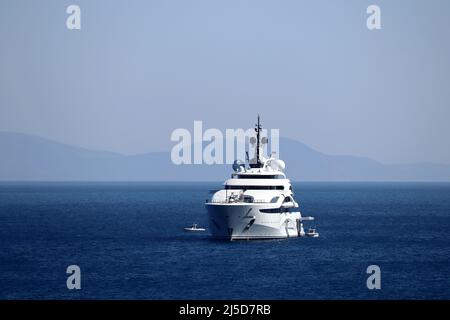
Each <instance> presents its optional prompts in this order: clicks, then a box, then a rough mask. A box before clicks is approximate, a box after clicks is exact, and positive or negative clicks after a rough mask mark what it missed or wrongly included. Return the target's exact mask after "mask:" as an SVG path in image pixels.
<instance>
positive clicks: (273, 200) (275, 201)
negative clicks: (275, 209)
mask: <svg viewBox="0 0 450 320" xmlns="http://www.w3.org/2000/svg"><path fill="white" fill-rule="evenodd" d="M279 198H280V197H273V198H272V200H270V202H271V203H277V202H278V199H279Z"/></svg>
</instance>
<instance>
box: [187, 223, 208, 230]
mask: <svg viewBox="0 0 450 320" xmlns="http://www.w3.org/2000/svg"><path fill="white" fill-rule="evenodd" d="M184 231H187V232H200V231H205V228H199V227H198V225H197V224H196V223H194V224H193V225H192V227H188V228H184Z"/></svg>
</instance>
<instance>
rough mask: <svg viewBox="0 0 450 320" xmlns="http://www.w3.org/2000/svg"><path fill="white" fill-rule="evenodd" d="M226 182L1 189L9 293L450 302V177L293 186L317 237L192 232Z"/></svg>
mask: <svg viewBox="0 0 450 320" xmlns="http://www.w3.org/2000/svg"><path fill="white" fill-rule="evenodd" d="M219 185H220V184H219V183H218V184H214V183H194V184H187V183H181V184H180V183H142V184H139V183H113V184H110V183H87V184H82V183H69V184H68V183H57V184H52V183H36V184H13V183H9V184H5V183H3V184H1V185H0V298H1V299H52V298H62V299H79V298H87V299H324V298H327V299H397V298H404V299H450V272H449V271H450V184H425V183H422V184H398V183H395V184H377V183H365V184H364V183H303V184H298V185H294V187H295V189H294V190H295V191H296V198H297V200H299V201H300V202H301V208H302V212H303V214H305V215H313V216H315V217H316V218H317V220H316V221H315V222H314V225H315V226H317V229H318V231H319V232H320V238H316V239H313V238H298V239H290V240H281V241H279V240H277V241H251V242H219V241H214V240H212V239H210V238H209V236H208V235H207V234H200V235H193V234H186V233H184V232H183V227H185V226H188V225H190V224H191V223H193V222H198V223H199V224H201V225H205V226H206V225H207V220H206V214H205V210H204V207H203V203H204V200H205V199H206V198H207V197H208V190H209V189H212V188H215V187H217V186H219ZM72 264H76V265H79V266H80V268H81V286H82V289H81V290H78V291H77V290H73V291H69V290H68V289H67V287H66V277H67V275H66V268H67V266H68V265H72ZM372 264H376V265H379V266H380V268H381V286H382V288H381V290H375V291H371V290H368V289H367V287H366V279H367V277H368V275H367V274H366V268H367V266H369V265H372Z"/></svg>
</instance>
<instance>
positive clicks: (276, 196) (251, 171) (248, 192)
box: [206, 116, 314, 240]
mask: <svg viewBox="0 0 450 320" xmlns="http://www.w3.org/2000/svg"><path fill="white" fill-rule="evenodd" d="M261 129H262V127H261V125H260V122H259V116H258V123H257V124H256V126H255V132H256V139H255V138H252V139H251V142H253V143H256V149H255V157H254V158H253V159H252V160H248V156H247V163H243V162H242V161H238V160H236V161H235V162H234V164H233V170H234V173H233V174H232V175H231V179H228V180H226V181H225V183H224V188H223V189H221V190H218V191H215V192H214V194H213V196H212V198H211V199H210V200H209V201H207V202H206V209H207V211H208V218H209V226H210V228H209V229H210V232H211V234H212V236H213V237H215V238H221V239H229V240H238V239H248V240H249V239H280V238H290V237H298V236H304V235H305V232H304V230H303V221H305V220H313V219H314V218H313V217H302V215H301V213H300V210H299V205H298V203H297V202H296V201H295V199H294V192H293V190H292V186H291V183H290V181H289V179H287V178H286V175H285V173H284V169H285V164H284V162H283V161H282V160H280V159H277V158H275V157H274V156H270V157H269V158H264V157H263V156H262V155H261V153H262V149H261V145H262V144H263V143H267V138H262V139H261V136H260V135H261ZM255 140H256V141H255Z"/></svg>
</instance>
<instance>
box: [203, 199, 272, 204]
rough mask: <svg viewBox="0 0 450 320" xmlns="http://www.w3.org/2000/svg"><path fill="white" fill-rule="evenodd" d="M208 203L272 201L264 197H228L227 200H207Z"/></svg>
mask: <svg viewBox="0 0 450 320" xmlns="http://www.w3.org/2000/svg"><path fill="white" fill-rule="evenodd" d="M206 203H272V202H270V201H269V200H262V199H252V200H248V199H226V200H206Z"/></svg>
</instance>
